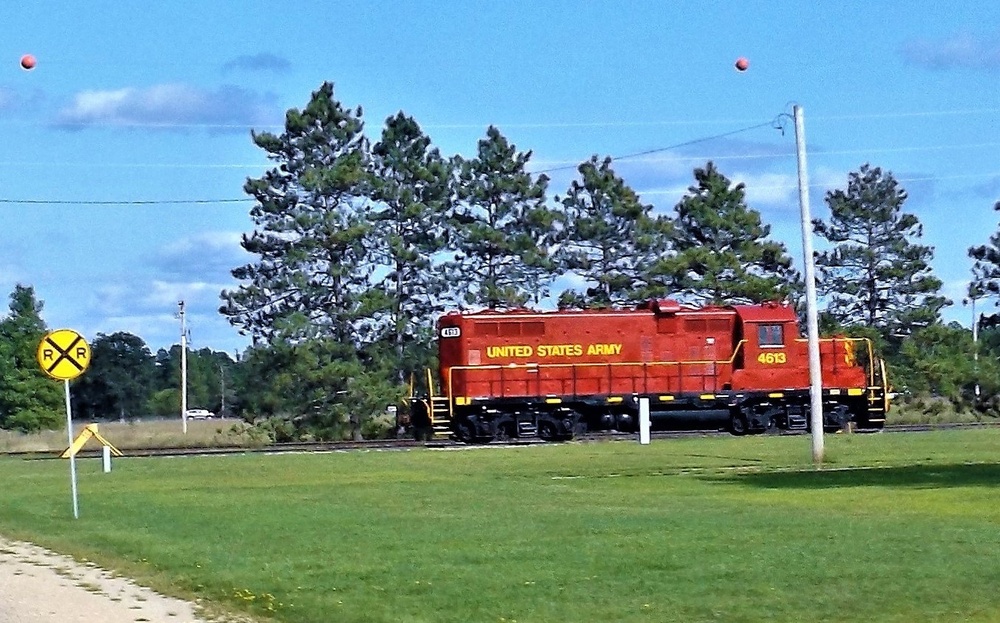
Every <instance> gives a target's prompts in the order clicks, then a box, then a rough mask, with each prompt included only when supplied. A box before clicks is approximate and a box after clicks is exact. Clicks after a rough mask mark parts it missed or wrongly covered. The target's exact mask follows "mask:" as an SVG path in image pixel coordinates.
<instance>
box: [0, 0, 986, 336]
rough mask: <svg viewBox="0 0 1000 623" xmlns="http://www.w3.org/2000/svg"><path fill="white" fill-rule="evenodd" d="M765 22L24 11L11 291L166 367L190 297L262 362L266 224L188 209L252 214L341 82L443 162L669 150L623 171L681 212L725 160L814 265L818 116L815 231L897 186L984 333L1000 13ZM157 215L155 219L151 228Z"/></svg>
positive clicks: (604, 15) (195, 7) (1, 189)
mask: <svg viewBox="0 0 1000 623" xmlns="http://www.w3.org/2000/svg"><path fill="white" fill-rule="evenodd" d="M754 4H755V3H736V2H706V1H699V2H694V1H679V2H662V1H648V2H642V1H634V2H623V3H598V2H584V1H582V0H581V1H578V2H569V1H566V2H557V1H539V2H516V1H515V2H506V3H486V2H471V1H467V2H461V1H458V0H454V1H452V0H437V1H435V2H408V3H402V2H381V1H371V2H351V3H341V2H333V1H328V2H305V1H298V2H296V1H285V2H280V3H279V2H260V1H253V0H245V1H243V2H227V3H223V2H191V1H187V0H178V1H176V2H168V3H138V2H136V3H129V2H122V1H117V2H111V1H92V0H91V1H88V0H80V1H78V2H62V1H59V2H57V1H53V0H33V1H32V2H29V3H22V2H6V3H3V5H2V6H0V28H2V33H3V36H2V37H0V249H2V252H0V292H2V293H3V295H4V296H5V297H6V295H7V294H9V292H10V291H11V290H12V289H13V287H14V285H15V284H17V283H23V284H27V285H31V286H34V288H35V290H36V293H37V295H38V297H39V298H40V299H42V300H43V301H44V303H45V309H44V312H43V317H44V319H45V320H46V322H47V324H48V325H49V327H51V328H61V327H67V328H73V329H76V330H78V331H81V332H82V333H83V334H84V335H86V336H89V337H91V338H92V337H93V336H94V335H96V333H98V332H102V333H113V332H115V331H129V332H132V333H135V334H136V335H139V336H140V337H142V338H143V339H144V340H146V342H147V343H148V344H149V346H150V347H151V348H152V349H153V350H154V351H155V350H156V349H157V348H160V347H167V346H169V345H170V344H173V343H177V342H179V332H180V324H179V321H178V319H177V318H176V317H175V314H176V311H177V302H178V301H179V300H182V299H183V300H185V301H186V303H187V308H188V326H189V328H190V330H191V339H192V346H193V347H195V348H202V347H209V348H212V349H216V350H224V351H228V352H230V353H232V352H234V351H236V350H241V349H242V348H244V347H245V346H246V341H245V340H244V339H243V338H241V337H240V336H239V335H238V334H237V332H236V331H235V329H233V328H231V327H230V326H229V325H228V323H227V322H226V321H225V319H223V318H222V317H220V316H219V314H218V313H217V311H216V310H217V308H218V306H219V303H220V301H219V292H220V291H221V290H222V289H224V288H232V287H234V286H235V285H236V284H235V281H234V280H233V279H232V277H231V276H230V274H229V271H230V270H231V269H232V268H234V267H235V266H238V265H240V264H242V263H244V262H246V261H248V260H249V259H250V257H249V256H247V255H246V254H244V253H243V251H242V250H241V249H240V246H239V238H240V235H241V234H242V233H244V232H249V231H250V229H251V226H252V224H251V221H250V218H249V216H248V211H249V209H250V207H251V204H250V202H248V201H242V202H226V203H169V202H175V201H176V202H183V201H198V200H223V199H241V198H244V197H245V195H244V194H243V192H242V185H243V182H244V180H245V179H246V178H247V177H248V176H250V177H257V176H260V175H261V173H262V172H263V171H264V170H265V169H266V168H267V161H266V160H265V159H264V158H263V155H262V152H261V151H260V150H259V149H257V148H256V147H255V146H254V145H253V143H252V142H251V140H250V137H249V133H250V129H251V128H255V129H271V130H280V125H278V124H280V123H281V122H282V119H283V115H284V111H285V110H287V109H288V108H290V107H301V106H304V105H305V104H306V103H307V102H308V99H309V95H310V93H311V92H312V91H313V90H315V89H316V88H317V87H318V86H319V85H320V84H321V83H322V82H323V81H325V80H326V81H332V82H334V83H335V85H336V94H337V96H338V98H339V99H340V100H341V101H342V102H344V103H345V104H346V105H349V106H356V105H361V106H362V107H363V108H364V116H365V119H366V123H367V126H366V127H367V133H368V135H369V136H370V137H372V138H376V139H377V137H378V135H379V133H380V131H381V127H382V124H383V122H384V120H385V118H386V117H387V116H389V115H391V114H394V113H395V112H397V111H399V110H402V111H404V112H405V113H407V114H410V115H412V116H413V117H414V118H415V119H416V120H417V121H418V122H419V123H420V124H421V126H422V127H423V128H424V130H425V131H426V132H427V133H428V134H429V135H430V136H431V137H432V139H433V140H434V142H435V144H436V145H437V146H438V147H439V148H440V149H441V151H442V152H443V153H444V154H446V155H453V154H456V153H461V154H464V155H469V154H472V153H473V152H474V150H475V146H476V142H477V140H479V139H480V138H481V137H482V136H483V135H484V134H485V130H486V127H487V126H488V125H490V124H495V125H497V126H498V127H499V128H500V130H501V131H502V132H503V133H504V134H505V135H506V136H507V137H508V138H509V139H510V140H511V141H512V142H514V143H515V144H516V145H517V146H518V148H519V149H522V150H531V151H533V153H534V156H533V160H534V163H535V164H534V165H533V166H534V168H535V170H543V169H551V168H556V167H561V166H572V165H574V164H577V163H579V162H581V161H583V160H586V159H587V158H589V157H590V156H591V155H594V154H597V155H600V156H605V155H610V156H625V155H630V154H636V153H640V152H647V151H652V150H659V151H656V152H655V153H653V154H650V155H647V156H642V157H634V158H626V159H622V160H620V161H618V163H617V164H616V166H615V169H616V171H617V172H618V173H619V174H620V175H622V176H623V177H624V178H625V180H626V181H627V182H628V183H629V184H630V185H631V186H632V187H633V188H635V189H636V190H638V191H640V193H641V195H642V197H643V199H644V200H645V201H647V202H649V203H652V204H653V205H655V206H656V208H657V209H658V210H662V211H664V212H666V213H672V210H673V206H674V205H675V204H676V203H677V201H678V200H679V199H680V198H681V196H682V195H683V193H684V192H685V190H686V189H687V187H688V186H689V185H690V184H691V183H692V181H693V178H692V170H693V169H694V168H695V167H699V166H703V165H704V164H705V162H706V161H708V160H713V161H715V162H716V164H717V166H718V167H719V169H720V170H721V172H722V173H723V174H725V175H726V176H727V177H729V178H730V179H732V180H734V181H739V182H744V183H746V185H747V194H748V199H749V201H748V203H749V204H750V206H751V207H753V208H755V209H757V210H758V211H760V212H761V214H762V215H763V217H764V220H765V221H766V222H768V223H770V224H771V225H772V228H773V229H772V237H773V238H775V239H778V240H781V241H782V242H784V243H785V244H786V245H787V246H788V248H789V251H790V252H791V253H792V255H793V257H794V258H795V260H796V263H797V265H798V266H799V267H800V268H801V258H802V254H801V230H800V225H799V205H798V191H797V187H796V164H795V141H794V131H793V126H792V123H791V121H790V120H787V123H786V129H785V132H784V133H783V134H782V132H780V131H778V130H776V129H774V128H772V127H770V125H769V122H771V121H773V120H774V119H776V118H778V117H779V116H780V115H782V114H790V113H791V106H792V104H793V103H797V104H799V105H800V106H802V109H803V111H804V117H805V127H806V138H807V142H808V149H809V156H808V161H809V177H810V182H811V198H812V200H811V203H812V212H813V215H814V216H816V217H823V216H825V214H826V206H825V203H824V202H823V196H824V193H825V192H826V191H827V190H830V189H833V188H843V187H845V186H846V181H847V175H848V173H849V172H850V171H854V170H856V169H857V168H858V167H859V166H860V165H861V164H863V163H865V162H869V163H871V164H872V165H874V166H880V167H882V168H883V169H886V170H889V171H891V172H892V173H893V174H894V176H895V177H896V178H897V179H898V180H900V182H901V184H902V186H903V187H904V188H905V189H906V190H907V191H908V193H909V200H908V201H907V203H906V204H905V206H904V210H905V211H907V212H911V213H914V214H916V215H917V216H918V217H919V218H920V220H921V222H922V223H923V225H924V238H923V242H924V243H925V244H929V245H932V246H934V248H935V259H934V269H935V271H936V274H937V275H938V276H939V277H940V278H941V279H942V280H943V281H944V282H945V294H947V295H948V296H949V297H950V298H952V299H953V300H954V301H955V305H953V306H952V307H951V308H950V309H948V310H947V311H946V313H945V317H946V319H948V320H958V321H960V322H962V323H963V324H968V322H969V321H970V319H971V314H970V311H969V310H968V309H967V308H963V306H962V304H961V299H962V294H963V291H964V287H965V284H966V283H967V282H968V279H969V275H970V273H969V270H970V262H969V260H968V257H967V255H966V250H967V248H968V247H969V246H970V245H976V244H982V243H985V242H986V241H987V239H988V237H989V235H990V234H992V233H993V232H995V231H996V230H997V227H998V219H1000V213H997V212H994V211H993V205H994V204H995V203H996V202H997V201H998V200H1000V122H998V121H997V117H998V114H1000V4H996V3H948V4H947V5H946V4H943V3H941V2H938V1H935V2H930V1H914V2H908V3H906V4H905V9H903V8H901V7H902V6H904V5H903V3H899V2H888V1H884V2H870V1H869V2H856V1H852V0H842V1H841V2H837V3H833V2H798V1H795V2H793V1H787V2H769V3H767V5H768V8H767V9H763V10H751V8H752V5H754ZM27 53H30V54H33V55H34V56H35V57H36V58H37V60H38V64H37V66H36V68H35V69H34V70H32V71H30V72H27V71H23V70H21V69H20V67H19V65H18V63H19V59H20V58H21V56H22V55H23V54H27ZM740 56H744V57H746V58H748V59H749V60H750V68H749V70H748V71H746V72H744V73H740V72H737V71H735V69H734V68H733V63H734V62H735V60H736V59H737V58H738V57H740ZM761 124H764V125H763V127H757V128H756V129H747V130H745V131H742V132H737V131H739V130H744V129H746V128H751V127H753V126H760V125H761ZM730 133H732V134H730ZM722 134H728V136H726V137H723V138H716V139H710V140H700V139H708V138H709V137H712V136H718V135H722ZM693 141H697V142H693ZM687 143H690V144H687ZM685 144H687V145H685ZM682 145H683V146H682ZM675 146H677V147H675ZM573 174H574V171H573V170H572V169H569V170H562V171H556V172H553V173H552V174H551V177H552V182H551V184H550V191H551V193H552V194H553V195H555V194H561V193H562V192H563V191H564V190H565V188H566V187H567V186H568V183H569V180H570V179H571V177H572V176H573ZM57 201H60V202H70V203H55V202H57ZM143 201H152V202H158V203H153V204H135V203H131V204H130V203H127V202H143ZM25 202H29V203H25ZM83 202H122V203H109V204H95V203H83ZM817 244H818V242H817ZM820 248H821V247H820ZM3 309H6V306H5V305H4V307H3Z"/></svg>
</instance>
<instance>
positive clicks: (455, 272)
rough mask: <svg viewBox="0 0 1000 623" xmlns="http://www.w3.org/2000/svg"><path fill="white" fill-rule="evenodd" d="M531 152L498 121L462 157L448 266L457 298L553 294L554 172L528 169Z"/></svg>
mask: <svg viewBox="0 0 1000 623" xmlns="http://www.w3.org/2000/svg"><path fill="white" fill-rule="evenodd" d="M530 159H531V152H518V151H517V148H516V147H515V146H514V145H512V144H510V143H509V142H508V141H507V139H506V138H505V137H504V136H503V135H502V134H501V133H500V131H499V130H498V129H496V128H494V127H492V126H491V127H490V128H489V129H488V130H487V132H486V138H484V139H482V140H480V141H479V146H478V152H477V156H476V158H474V159H472V160H464V159H462V158H456V167H457V169H458V176H457V178H458V179H457V185H458V186H457V200H458V201H457V203H456V205H455V206H454V208H453V209H452V213H451V219H450V221H451V222H450V245H449V250H450V251H452V252H453V253H454V255H453V258H454V259H453V260H451V261H449V262H448V263H447V265H446V269H447V273H448V278H449V279H450V280H451V282H452V284H453V295H454V297H455V299H456V300H455V302H456V303H457V304H459V305H463V304H465V305H482V306H485V307H488V308H491V309H493V308H503V307H519V306H522V305H524V304H526V303H527V302H529V301H534V302H537V301H538V300H540V299H541V298H544V297H545V296H547V295H548V285H549V283H550V282H551V279H552V270H553V264H552V260H551V258H550V256H549V249H548V243H547V241H548V238H549V235H550V233H551V231H552V227H553V219H554V215H553V213H552V212H551V210H549V209H548V208H547V207H546V205H545V200H546V190H547V187H548V177H546V176H544V175H541V176H538V177H537V178H535V177H533V176H532V175H531V174H530V173H528V171H527V165H528V162H529V161H530Z"/></svg>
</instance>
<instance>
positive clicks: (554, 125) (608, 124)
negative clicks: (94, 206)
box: [0, 108, 1000, 130]
mask: <svg viewBox="0 0 1000 623" xmlns="http://www.w3.org/2000/svg"><path fill="white" fill-rule="evenodd" d="M997 114H1000V108H955V109H950V110H932V111H907V112H886V113H854V114H843V115H814V116H811V117H810V120H812V121H845V120H847V121H855V120H859V119H905V118H912V117H950V116H968V115H997ZM750 121H752V120H750V119H691V118H688V119H650V120H623V119H608V120H598V121H529V122H519V123H497V122H489V123H428V124H421V127H422V128H424V129H436V130H466V129H479V128H486V127H489V126H491V125H492V126H495V127H498V128H517V129H547V128H550V129H569V130H572V129H580V128H628V127H634V128H642V127H665V126H681V125H731V124H735V123H748V122H750ZM0 125H15V126H16V125H21V126H37V127H53V124H52V123H47V122H40V121H20V120H13V119H4V120H0ZM55 125H56V126H57V127H73V128H88V127H101V128H106V127H110V128H115V127H121V128H152V129H171V128H176V129H218V130H233V129H245V130H252V129H266V130H284V129H285V126H284V125H283V124H277V123H275V124H270V123H261V124H254V123H197V122H170V121H127V120H117V121H115V120H109V121H103V122H101V121H95V122H60V123H57V124H55Z"/></svg>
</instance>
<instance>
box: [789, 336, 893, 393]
mask: <svg viewBox="0 0 1000 623" xmlns="http://www.w3.org/2000/svg"><path fill="white" fill-rule="evenodd" d="M795 341H796V342H806V341H808V339H807V338H804V337H798V338H795ZM819 341H820V343H822V342H832V343H833V344H834V345H836V343H837V342H864V343H865V349H866V350H867V351H868V365H867V366H866V368H867V369H866V370H865V372H866V374H867V376H868V385H869V386H870V385H873V384H874V383H875V351H874V348H873V347H872V341H871V339H869V338H867V337H821V338H820V339H819Z"/></svg>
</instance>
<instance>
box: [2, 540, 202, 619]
mask: <svg viewBox="0 0 1000 623" xmlns="http://www.w3.org/2000/svg"><path fill="white" fill-rule="evenodd" d="M196 609H197V608H196V605H195V604H192V603H188V602H185V601H181V600H179V599H173V598H171V597H166V596H164V595H160V594H159V593H156V592H155V591H152V590H150V589H148V588H145V587H142V586H138V585H136V584H135V583H134V582H132V581H131V580H128V579H126V578H121V577H115V576H114V575H113V574H111V573H109V572H107V571H105V570H103V569H100V568H98V567H96V566H95V565H93V564H91V563H80V562H77V561H75V560H73V559H72V558H69V557H67V556H63V555H60V554H56V553H54V552H50V551H48V550H45V549H42V548H41V547H37V546H35V545H32V544H31V543H22V542H18V541H10V540H7V539H4V538H2V537H0V623H50V622H55V623H76V622H80V623H84V622H87V623H94V622H96V621H100V622H101V623H135V622H139V621H142V622H146V623H206V622H207V621H208V619H203V618H199V617H198V616H197V615H196Z"/></svg>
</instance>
